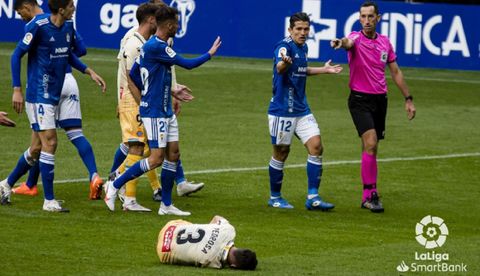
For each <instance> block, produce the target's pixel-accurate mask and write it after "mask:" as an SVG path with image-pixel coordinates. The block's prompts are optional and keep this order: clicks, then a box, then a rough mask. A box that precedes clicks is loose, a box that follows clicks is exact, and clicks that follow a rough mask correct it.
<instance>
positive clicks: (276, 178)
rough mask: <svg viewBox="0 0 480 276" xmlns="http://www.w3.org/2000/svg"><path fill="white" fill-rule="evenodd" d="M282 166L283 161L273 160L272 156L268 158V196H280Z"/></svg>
mask: <svg viewBox="0 0 480 276" xmlns="http://www.w3.org/2000/svg"><path fill="white" fill-rule="evenodd" d="M283 166H284V162H281V161H278V160H275V159H273V157H272V159H271V160H270V166H269V167H268V172H269V175H270V198H278V197H280V196H281V192H280V190H281V189H282V181H283Z"/></svg>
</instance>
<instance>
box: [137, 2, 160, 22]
mask: <svg viewBox="0 0 480 276" xmlns="http://www.w3.org/2000/svg"><path fill="white" fill-rule="evenodd" d="M159 7H160V6H159V5H158V4H153V3H142V4H140V6H138V9H137V12H136V14H135V16H136V17H137V21H138V24H142V23H143V22H144V21H145V20H146V19H147V17H149V16H155V13H156V12H157V10H158V8H159Z"/></svg>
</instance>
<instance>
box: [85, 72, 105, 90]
mask: <svg viewBox="0 0 480 276" xmlns="http://www.w3.org/2000/svg"><path fill="white" fill-rule="evenodd" d="M85 74H87V75H89V76H90V78H91V79H92V80H93V81H94V82H96V83H97V84H98V86H100V87H101V88H102V92H103V93H105V91H107V84H106V83H105V81H104V80H103V79H102V77H100V75H98V74H97V73H95V71H93V70H92V69H90V68H87V69H86V70H85Z"/></svg>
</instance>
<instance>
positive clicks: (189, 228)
mask: <svg viewBox="0 0 480 276" xmlns="http://www.w3.org/2000/svg"><path fill="white" fill-rule="evenodd" d="M234 239H235V228H234V227H233V226H232V225H231V224H230V222H229V221H228V220H226V219H225V218H223V217H221V216H215V217H213V219H212V221H210V223H209V224H192V223H190V222H188V221H185V220H172V221H170V222H168V223H167V224H166V225H165V226H164V227H163V228H162V230H161V231H160V234H159V235H158V243H157V254H158V257H159V258H160V262H162V263H166V264H180V265H194V266H200V267H213V268H223V267H227V266H228V267H231V268H235V269H244V270H255V268H256V267H257V255H256V254H255V252H253V251H251V250H249V249H242V248H237V247H235V246H234V241H233V240H234Z"/></svg>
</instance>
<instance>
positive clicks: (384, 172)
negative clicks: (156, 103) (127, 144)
mask: <svg viewBox="0 0 480 276" xmlns="http://www.w3.org/2000/svg"><path fill="white" fill-rule="evenodd" d="M12 49H13V45H12V44H0V68H1V71H0V72H1V74H0V91H1V93H0V110H3V111H7V112H9V114H10V117H11V118H12V119H13V120H15V121H16V122H17V127H16V128H0V145H1V146H2V149H1V152H0V161H1V162H0V178H1V179H4V178H5V177H7V175H8V174H9V172H10V171H11V169H12V168H13V167H14V165H15V164H16V161H17V160H18V157H19V156H20V154H21V153H22V152H23V151H24V150H25V149H26V148H27V147H28V145H29V137H30V136H29V135H30V129H29V127H28V119H27V117H26V115H25V114H21V115H17V114H15V113H14V111H13V109H12V108H11V91H12V89H11V80H10V70H9V67H10V54H11V52H12ZM24 60H26V59H25V58H24ZM83 60H84V61H85V62H86V63H87V64H88V65H90V66H91V67H92V68H94V69H95V70H96V71H97V72H98V73H99V74H101V75H102V76H103V77H104V78H105V80H106V81H107V84H108V91H107V93H106V94H105V95H102V94H101V92H100V90H99V89H98V87H97V86H96V85H95V84H94V83H93V82H91V81H90V80H89V78H88V77H87V76H82V75H80V74H77V73H75V76H76V79H77V81H78V83H79V87H80V91H81V100H82V113H83V124H84V133H85V136H86V137H87V138H88V139H89V141H90V142H91V144H92V146H93V148H94V151H95V154H96V160H97V165H98V168H99V172H100V174H101V175H102V176H104V177H105V176H106V175H107V172H108V170H109V169H110V166H111V163H112V158H113V154H114V152H115V149H116V147H117V146H118V144H119V143H120V139H121V137H120V127H119V124H118V121H117V119H116V117H115V107H116V73H117V62H116V52H115V51H111V50H89V54H88V55H87V56H86V57H85V58H84V59H83ZM25 68H26V64H25V63H24V64H23V67H22V69H23V71H25ZM271 68H272V65H271V61H269V60H255V59H233V58H217V57H216V58H214V59H213V60H212V61H210V62H208V63H207V64H206V65H205V66H203V67H200V68H198V69H194V70H192V71H186V70H183V69H179V68H177V78H178V81H179V82H180V83H182V84H186V85H188V86H189V87H191V88H192V90H193V93H194V95H195V97H196V98H195V100H194V101H193V102H191V103H188V104H184V105H183V108H182V113H181V114H180V116H179V124H180V139H181V144H180V148H181V153H182V160H183V164H184V167H185V170H186V174H187V177H188V178H189V179H191V180H195V181H202V182H205V183H206V187H205V188H204V189H203V190H202V191H201V192H199V193H198V194H194V195H192V196H190V197H188V198H183V197H182V198H179V197H177V196H176V195H175V196H174V202H175V204H176V205H177V206H178V207H180V208H181V209H185V210H189V211H191V212H192V216H191V217H188V218H187V219H188V220H189V221H192V222H195V223H206V222H208V221H209V220H210V219H211V217H212V216H213V215H216V214H219V215H222V216H224V217H226V218H228V219H229V220H230V221H231V223H232V224H233V225H234V226H235V227H236V230H237V238H236V244H237V245H238V246H240V247H247V248H252V249H253V250H255V251H256V252H257V256H258V259H259V264H258V267H257V268H258V269H257V271H256V272H253V273H255V274H260V275H303V274H310V275H337V274H343V275H389V274H390V275H395V274H398V272H397V270H396V267H397V265H399V264H400V263H401V262H402V261H405V262H406V263H407V264H410V263H412V262H417V263H424V264H434V263H435V261H424V262H421V261H415V259H414V254H415V252H419V253H422V252H427V250H426V249H425V248H422V246H420V245H419V244H418V243H417V242H416V240H415V225H416V223H417V222H419V221H420V219H422V218H423V217H424V216H426V215H433V216H438V217H441V218H443V219H444V220H445V222H446V224H447V226H448V228H449V236H448V238H447V240H446V243H445V245H444V246H443V247H441V248H437V249H436V250H435V251H436V252H440V253H448V254H449V261H448V263H450V264H459V263H464V264H466V265H467V269H468V274H471V275H475V274H477V275H478V274H479V273H480V268H479V263H480V250H479V245H480V238H479V233H480V205H479V204H478V198H479V196H480V189H479V184H480V173H479V168H480V153H479V152H480V127H479V123H478V121H479V120H480V88H479V87H480V73H479V72H468V71H449V70H428V69H413V68H412V69H410V68H403V72H404V74H405V76H406V79H407V83H408V85H409V87H410V89H411V92H412V94H413V95H414V97H415V105H416V108H417V118H415V120H413V121H408V120H407V118H406V113H405V111H404V110H403V109H404V104H403V99H402V97H401V93H399V91H398V89H397V88H396V87H395V85H394V84H393V82H392V81H391V79H390V78H389V79H388V84H389V87H390V92H389V98H390V101H389V111H388V117H387V135H386V140H384V141H382V142H381V143H380V148H379V158H380V159H382V160H385V161H382V162H379V183H378V187H379V191H380V195H381V197H382V200H383V203H384V206H385V208H386V212H385V213H384V214H373V213H370V212H368V211H366V210H362V209H360V200H361V184H360V176H359V175H360V166H359V164H358V163H354V162H347V161H358V160H359V159H360V140H359V138H358V137H357V135H356V132H355V129H354V126H353V124H352V122H351V119H350V114H349V112H348V109H347V105H346V100H347V96H348V66H346V68H345V70H344V72H343V73H342V74H340V75H337V76H332V75H322V76H316V77H310V78H309V80H308V89H307V91H308V99H309V104H310V107H311V108H312V111H313V113H314V115H315V117H316V118H317V121H318V122H319V125H320V128H321V132H322V139H323V144H324V147H325V153H324V162H325V163H326V165H325V166H324V173H323V178H322V183H321V195H322V196H323V197H324V198H325V199H327V200H329V201H331V202H333V203H335V204H336V208H335V210H334V211H333V212H329V213H323V212H309V211H306V210H305V208H304V206H303V204H304V202H305V195H306V190H307V187H306V186H307V185H306V173H305V168H304V167H303V166H300V165H299V164H305V162H306V157H307V155H306V151H305V150H304V148H303V146H302V145H301V144H300V142H299V141H297V140H295V141H294V143H293V145H292V150H291V154H290V157H289V159H288V161H287V165H299V166H293V167H290V168H287V169H285V179H284V185H283V191H282V192H283V195H284V197H286V198H287V199H288V200H289V201H290V203H291V204H293V205H294V206H295V209H293V210H277V209H271V208H267V199H268V196H269V184H268V170H267V169H266V167H267V166H268V162H269V159H270V155H271V145H270V137H269V134H268V126H267V125H268V124H267V115H266V110H267V107H268V103H269V99H270V96H271V74H272V73H271ZM22 81H23V83H25V73H23V74H22ZM452 154H466V156H463V157H452V158H447V157H446V156H450V157H451V155H452ZM442 156H443V157H442ZM394 158H398V159H394ZM230 169H232V170H230ZM237 169H244V170H237ZM216 170H220V171H216ZM86 178H87V171H86V169H85V168H84V166H83V164H82V162H81V160H80V158H79V157H78V154H77V153H76V150H75V148H74V147H73V146H72V145H71V144H70V143H69V142H68V140H67V139H66V136H65V135H64V133H63V131H62V130H60V131H59V146H58V150H57V154H56V168H55V179H56V180H57V181H59V182H60V183H58V184H56V185H55V195H56V197H57V199H63V200H65V202H66V203H65V206H66V207H68V208H70V210H71V212H70V213H69V214H52V213H47V212H44V211H42V210H41V206H42V203H43V197H42V196H41V195H39V196H37V197H34V198H29V197H24V196H13V197H12V205H11V206H0V244H1V246H0V249H1V251H0V274H1V275H11V274H25V275H42V274H43V275H55V274H58V275H66V274H78V275H87V274H88V275H94V274H98V275H154V274H155V275H159V274H160V275H184V274H214V273H215V274H217V273H225V274H229V273H235V274H243V273H244V272H237V271H232V270H229V269H225V270H222V271H217V270H213V269H199V268H195V267H180V266H169V265H161V264H160V263H159V261H158V258H157V256H156V252H155V245H156V240H157V235H158V232H159V231H160V229H161V227H162V226H163V225H164V224H165V223H166V222H167V221H168V220H170V219H175V217H162V216H158V215H157V213H156V211H157V210H158V204H157V203H155V202H153V201H152V200H151V190H150V187H149V185H148V183H147V181H146V178H142V179H141V181H140V184H139V190H138V199H139V202H140V203H142V204H144V205H145V206H147V207H149V208H151V209H153V211H154V212H152V213H142V214H138V213H126V212H123V211H120V210H117V211H115V212H113V213H112V212H110V211H108V210H107V207H106V206H105V204H104V202H103V201H90V200H88V182H87V180H86ZM117 209H121V207H120V205H119V204H117ZM245 274H246V273H245Z"/></svg>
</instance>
